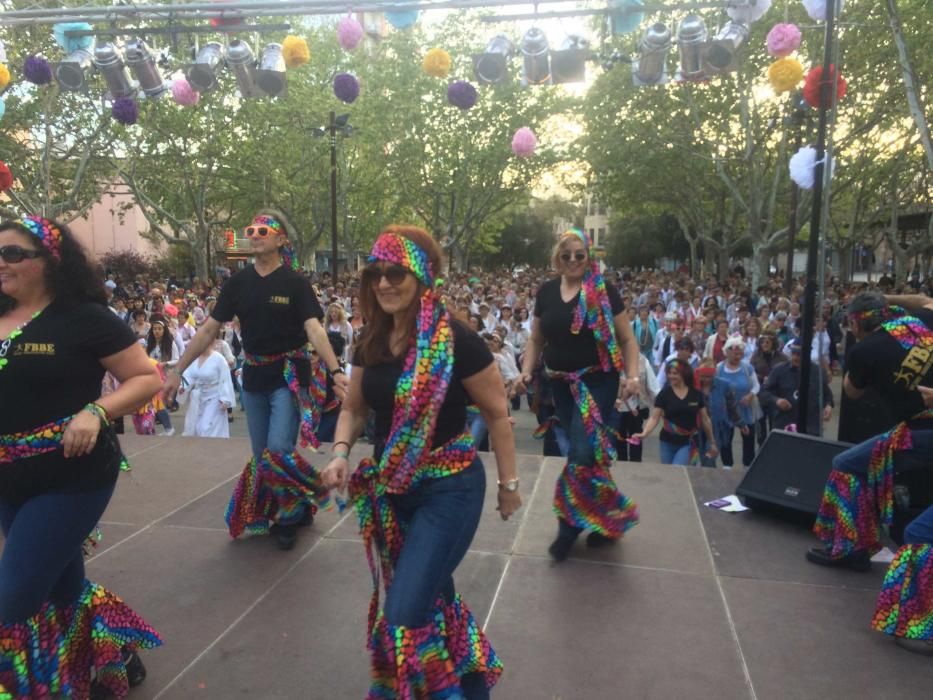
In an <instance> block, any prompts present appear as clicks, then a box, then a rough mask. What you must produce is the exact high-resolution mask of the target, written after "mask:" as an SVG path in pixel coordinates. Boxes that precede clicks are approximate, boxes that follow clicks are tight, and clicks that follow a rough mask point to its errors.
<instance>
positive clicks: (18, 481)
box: [0, 217, 161, 698]
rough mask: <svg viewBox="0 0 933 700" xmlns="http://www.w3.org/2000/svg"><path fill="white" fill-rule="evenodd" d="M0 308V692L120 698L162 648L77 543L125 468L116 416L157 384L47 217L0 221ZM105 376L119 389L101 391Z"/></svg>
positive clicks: (100, 288) (79, 254) (86, 266)
mask: <svg viewBox="0 0 933 700" xmlns="http://www.w3.org/2000/svg"><path fill="white" fill-rule="evenodd" d="M0 308H3V309H6V311H4V312H3V313H2V314H0V338H2V339H3V340H0V397H3V400H2V401H0V525H2V527H3V534H4V536H5V538H6V542H5V544H4V548H3V558H2V560H0V696H3V697H16V698H48V697H56V698H57V697H65V696H67V697H78V698H87V697H88V696H89V695H90V696H91V697H92V698H96V697H107V696H109V695H110V694H111V693H112V694H114V695H117V696H119V697H122V696H124V695H126V692H127V687H128V685H138V684H139V683H141V682H142V681H143V679H144V678H145V675H146V671H145V668H144V667H143V665H142V662H141V661H140V659H139V657H138V656H137V654H136V650H137V649H148V648H151V647H155V646H158V645H159V644H161V640H160V639H159V637H158V635H157V634H156V633H155V632H154V631H153V630H152V628H151V627H149V626H148V625H147V624H146V623H145V622H143V621H142V619H140V618H139V617H138V616H137V615H136V614H135V613H134V612H133V611H132V610H131V609H130V608H129V607H127V605H126V604H124V603H123V602H122V601H121V600H120V599H119V598H117V597H116V596H115V595H114V594H113V593H111V592H110V591H108V590H107V589H105V588H104V587H103V586H101V585H99V584H95V583H92V582H90V581H88V580H87V579H85V578H84V554H83V552H82V544H83V543H84V541H85V539H86V538H87V536H88V535H89V534H90V533H91V532H92V531H93V530H94V528H95V526H96V525H97V521H98V520H99V519H100V517H101V515H102V514H103V512H104V509H105V508H106V507H107V504H108V503H109V501H110V497H111V495H112V494H113V490H114V487H115V485H116V480H117V475H118V474H119V472H120V464H121V461H122V453H121V451H120V445H119V443H118V442H117V438H116V436H115V435H114V433H113V430H112V428H111V425H110V422H111V420H112V419H113V418H115V417H118V416H122V415H125V414H127V413H131V412H132V411H134V410H135V409H136V408H138V407H139V406H141V405H143V404H145V403H146V402H147V401H149V400H150V399H151V398H152V396H153V395H154V394H155V393H156V392H157V391H158V390H159V387H160V385H161V382H160V381H159V376H158V374H157V373H156V370H155V367H153V365H152V363H151V362H150V361H149V358H148V357H147V356H146V352H145V350H143V348H142V346H140V345H139V344H137V343H136V338H135V336H134V335H133V332H132V331H131V330H130V329H129V328H128V327H127V326H126V324H125V323H123V321H121V320H120V319H119V318H117V317H116V316H115V315H114V314H113V313H112V312H111V311H110V310H109V309H108V308H107V305H106V296H105V293H104V285H103V281H102V280H101V279H100V278H99V276H98V275H97V274H96V273H95V272H94V268H92V267H91V264H90V263H89V262H88V260H87V257H86V256H85V253H84V251H83V250H82V249H81V246H80V245H79V244H78V243H77V242H76V241H75V239H74V237H73V236H72V235H71V233H70V232H69V231H68V230H67V229H65V228H64V227H62V226H60V225H59V224H57V223H55V222H53V221H49V220H47V219H42V218H39V217H25V218H24V219H22V220H19V221H6V222H3V223H2V224H0ZM105 371H109V372H110V373H111V374H112V375H113V376H114V377H116V379H117V380H119V382H120V386H119V388H118V389H116V390H115V391H113V392H112V393H109V394H108V395H107V396H104V397H101V394H100V392H101V381H102V380H103V377H104V372H105ZM4 690H5V691H6V693H10V695H5V694H4Z"/></svg>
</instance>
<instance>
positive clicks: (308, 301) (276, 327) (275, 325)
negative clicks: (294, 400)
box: [211, 265, 324, 391]
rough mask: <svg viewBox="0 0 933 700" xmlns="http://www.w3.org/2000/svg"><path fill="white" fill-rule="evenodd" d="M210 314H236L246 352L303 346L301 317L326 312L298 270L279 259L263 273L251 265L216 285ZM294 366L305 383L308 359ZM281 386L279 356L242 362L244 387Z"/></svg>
mask: <svg viewBox="0 0 933 700" xmlns="http://www.w3.org/2000/svg"><path fill="white" fill-rule="evenodd" d="M211 316H212V317H213V318H214V319H216V320H217V321H220V322H221V323H226V322H227V321H230V320H232V319H233V317H234V316H237V317H238V318H239V319H240V329H241V336H240V337H241V339H242V341H243V349H244V350H245V351H246V352H248V353H250V354H253V355H277V354H279V353H282V352H288V351H289V350H296V349H298V348H302V347H304V346H305V345H306V344H307V342H308V336H307V334H306V333H305V329H304V324H305V321H307V320H308V319H309V318H316V319H317V320H319V321H320V320H323V318H324V312H323V311H322V310H321V305H320V304H319V303H318V300H317V297H315V295H314V291H313V290H312V289H311V285H310V284H309V283H308V280H306V279H305V278H304V277H303V276H302V275H300V274H299V273H297V272H294V271H293V270H290V269H289V268H287V267H285V266H284V265H283V266H281V267H278V268H276V269H275V270H274V271H273V272H270V273H269V274H268V275H266V276H265V277H262V276H260V275H259V273H258V272H256V269H255V268H254V267H253V266H252V265H249V266H248V267H246V268H245V269H243V270H241V271H240V272H238V273H236V274H235V275H234V276H233V277H231V278H230V280H229V281H228V282H227V283H226V284H225V285H224V286H223V289H221V290H220V296H219V297H218V299H217V304H216V305H215V306H214V311H213V312H211ZM297 367H298V382H299V384H301V386H308V384H309V383H310V381H311V364H310V362H307V361H303V362H298V363H297ZM283 386H285V379H284V377H283V376H282V361H279V362H274V363H272V364H270V365H260V366H252V365H246V366H245V367H244V368H243V388H244V389H245V390H246V391H272V390H274V389H278V388H280V387H283Z"/></svg>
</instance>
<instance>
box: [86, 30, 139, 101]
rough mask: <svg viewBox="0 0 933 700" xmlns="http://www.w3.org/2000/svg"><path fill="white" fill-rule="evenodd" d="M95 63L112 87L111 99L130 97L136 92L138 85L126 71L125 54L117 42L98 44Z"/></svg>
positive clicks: (108, 84) (95, 51)
mask: <svg viewBox="0 0 933 700" xmlns="http://www.w3.org/2000/svg"><path fill="white" fill-rule="evenodd" d="M94 65H95V66H97V70H99V71H100V73H101V75H103V76H104V81H105V82H106V83H107V87H108V88H109V89H110V97H111V99H114V100H115V99H117V98H118V97H130V96H131V95H134V94H135V93H136V85H134V84H133V82H132V81H131V80H130V76H129V74H128V73H127V72H126V64H125V63H124V62H123V54H122V52H121V51H120V49H119V48H118V47H117V45H116V44H114V43H112V42H107V43H106V44H98V45H97V48H96V49H94Z"/></svg>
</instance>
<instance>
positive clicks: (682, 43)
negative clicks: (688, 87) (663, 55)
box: [677, 14, 707, 82]
mask: <svg viewBox="0 0 933 700" xmlns="http://www.w3.org/2000/svg"><path fill="white" fill-rule="evenodd" d="M706 37H707V33H706V23H705V22H704V21H703V19H702V18H701V17H699V16H697V15H694V14H689V15H687V16H686V17H684V19H683V21H682V22H681V23H680V26H679V27H678V28H677V45H678V47H679V48H680V70H679V71H678V72H677V79H678V80H689V81H694V82H696V81H701V80H705V79H706V73H705V72H704V71H703V53H704V49H705V45H706Z"/></svg>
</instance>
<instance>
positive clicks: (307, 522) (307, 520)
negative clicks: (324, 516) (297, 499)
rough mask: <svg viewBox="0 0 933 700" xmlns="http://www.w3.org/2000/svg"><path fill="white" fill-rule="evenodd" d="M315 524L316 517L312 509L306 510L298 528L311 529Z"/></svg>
mask: <svg viewBox="0 0 933 700" xmlns="http://www.w3.org/2000/svg"><path fill="white" fill-rule="evenodd" d="M313 524H314V515H313V514H312V513H311V507H310V506H309V507H308V508H306V509H305V512H304V515H302V516H301V520H299V521H298V527H311V525H313Z"/></svg>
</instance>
